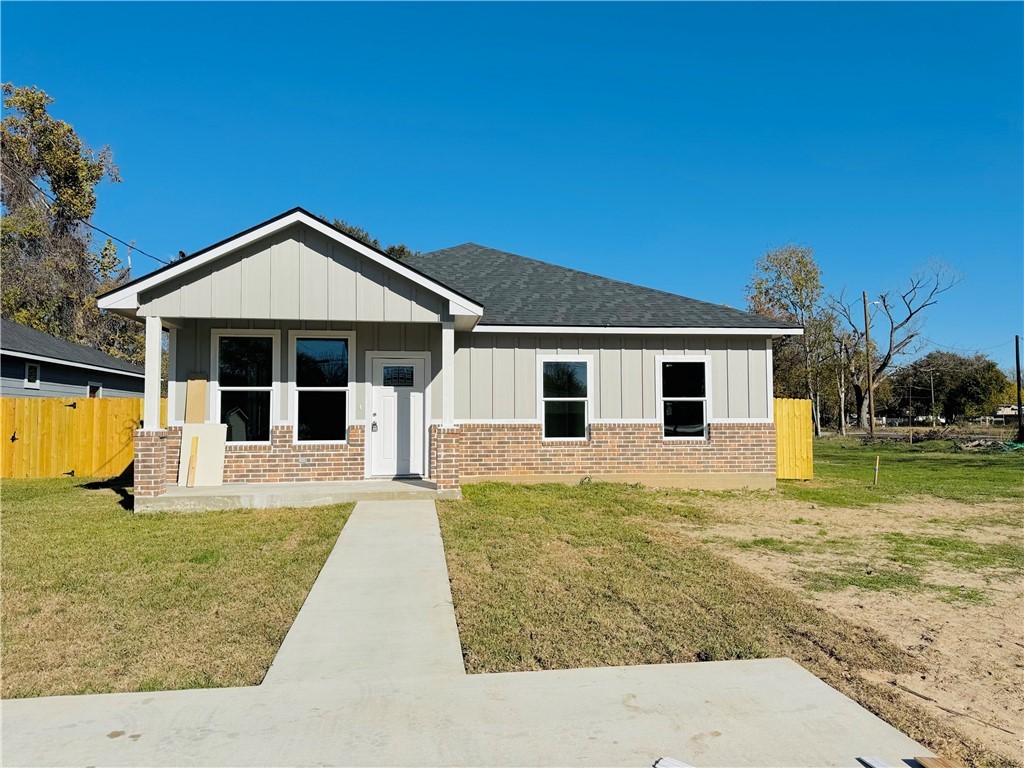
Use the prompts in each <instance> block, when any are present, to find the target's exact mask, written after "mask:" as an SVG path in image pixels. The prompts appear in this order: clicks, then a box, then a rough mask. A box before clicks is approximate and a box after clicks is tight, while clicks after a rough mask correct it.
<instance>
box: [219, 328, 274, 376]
mask: <svg viewBox="0 0 1024 768" xmlns="http://www.w3.org/2000/svg"><path fill="white" fill-rule="evenodd" d="M273 357H274V340H273V339H272V338H270V337H269V336H230V337H223V338H221V340H220V359H219V365H220V373H219V378H218V379H217V380H218V381H219V382H220V385H221V386H222V387H269V386H270V385H271V384H272V383H273V382H272V375H273V370H274V369H273Z"/></svg>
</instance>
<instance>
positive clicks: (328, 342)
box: [295, 339, 348, 387]
mask: <svg viewBox="0 0 1024 768" xmlns="http://www.w3.org/2000/svg"><path fill="white" fill-rule="evenodd" d="M295 384H296V385H297V386H300V387H347V386H348V340H347V339H296V340H295Z"/></svg>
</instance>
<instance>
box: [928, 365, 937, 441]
mask: <svg viewBox="0 0 1024 768" xmlns="http://www.w3.org/2000/svg"><path fill="white" fill-rule="evenodd" d="M928 378H929V379H930V380H931V384H932V410H931V414H932V429H935V371H928Z"/></svg>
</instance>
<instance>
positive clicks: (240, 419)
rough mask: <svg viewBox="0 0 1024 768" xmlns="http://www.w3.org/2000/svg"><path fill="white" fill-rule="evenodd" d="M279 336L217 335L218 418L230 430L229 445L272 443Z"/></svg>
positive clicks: (215, 365) (252, 334) (272, 334)
mask: <svg viewBox="0 0 1024 768" xmlns="http://www.w3.org/2000/svg"><path fill="white" fill-rule="evenodd" d="M277 338H278V337H277V335H276V334H274V333H267V332H266V331H263V332H256V333H238V332H232V331H215V332H214V334H213V355H214V371H215V372H216V376H217V394H216V402H217V410H216V414H215V418H216V419H217V420H218V421H219V422H220V423H221V424H226V425H227V427H228V431H227V441H228V442H229V443H268V442H270V425H271V423H272V422H273V418H272V414H273V408H274V406H275V403H274V400H275V398H274V382H275V381H276V380H277V377H278V361H277V354H278V353H277Z"/></svg>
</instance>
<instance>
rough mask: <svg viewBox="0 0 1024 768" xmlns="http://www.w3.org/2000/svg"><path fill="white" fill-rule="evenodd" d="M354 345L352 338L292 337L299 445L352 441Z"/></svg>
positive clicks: (294, 416) (324, 335)
mask: <svg viewBox="0 0 1024 768" xmlns="http://www.w3.org/2000/svg"><path fill="white" fill-rule="evenodd" d="M351 344H352V340H351V337H350V335H348V334H345V335H340V334H335V333H328V332H322V333H317V332H302V331H295V332H293V333H292V334H290V345H289V346H290V362H291V372H292V383H293V385H294V386H293V387H292V407H291V414H292V422H293V424H294V425H295V442H300V443H309V442H315V443H341V442H345V441H346V440H347V439H348V425H349V408H351V403H352V393H351V391H350V389H349V384H350V380H351V376H350V374H351V373H352V371H351V369H350V365H349V361H350V360H351V359H352V358H351V351H352V350H351Z"/></svg>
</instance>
